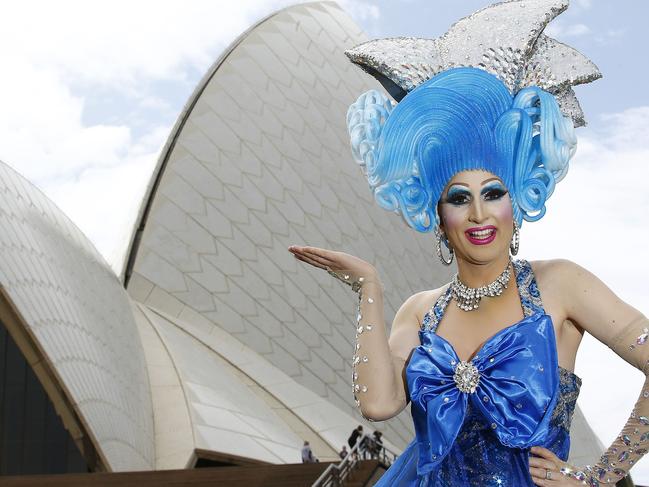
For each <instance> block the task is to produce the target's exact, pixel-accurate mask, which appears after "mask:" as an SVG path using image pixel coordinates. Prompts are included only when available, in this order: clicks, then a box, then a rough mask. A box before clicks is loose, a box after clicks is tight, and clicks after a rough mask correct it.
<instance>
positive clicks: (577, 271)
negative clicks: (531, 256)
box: [530, 259, 590, 285]
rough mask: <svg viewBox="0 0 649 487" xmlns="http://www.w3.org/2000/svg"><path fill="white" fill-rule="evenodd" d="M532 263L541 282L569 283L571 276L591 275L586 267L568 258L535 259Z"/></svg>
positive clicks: (535, 274)
mask: <svg viewBox="0 0 649 487" xmlns="http://www.w3.org/2000/svg"><path fill="white" fill-rule="evenodd" d="M530 264H531V266H532V270H533V271H534V276H535V277H536V280H537V281H538V282H539V284H540V283H541V282H552V283H553V284H561V283H563V284H564V285H566V284H568V285H569V284H570V279H571V278H578V277H583V276H584V275H590V273H589V272H588V271H587V270H586V269H584V268H583V267H581V266H580V265H579V264H576V263H574V262H573V261H571V260H568V259H549V260H535V261H530ZM566 280H567V281H566Z"/></svg>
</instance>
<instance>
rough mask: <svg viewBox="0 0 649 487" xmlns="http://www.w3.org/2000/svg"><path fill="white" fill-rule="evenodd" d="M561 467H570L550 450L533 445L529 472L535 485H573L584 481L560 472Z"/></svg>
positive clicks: (582, 483) (559, 486)
mask: <svg viewBox="0 0 649 487" xmlns="http://www.w3.org/2000/svg"><path fill="white" fill-rule="evenodd" d="M562 467H569V468H572V467H571V466H570V465H569V464H568V463H566V462H564V461H563V460H561V459H560V458H559V457H558V456H556V455H555V454H554V452H552V451H551V450H548V449H547V448H543V447H542V446H534V447H532V450H531V455H530V474H531V475H532V481H533V482H534V484H535V485H539V486H541V487H573V486H577V485H582V486H583V485H584V482H580V481H579V480H575V479H573V478H570V477H568V476H566V475H564V474H562V473H561V472H560V470H561V468H562Z"/></svg>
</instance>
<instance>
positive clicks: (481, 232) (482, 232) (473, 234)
mask: <svg viewBox="0 0 649 487" xmlns="http://www.w3.org/2000/svg"><path fill="white" fill-rule="evenodd" d="M494 231H495V230H494V229H492V228H491V229H488V230H478V231H477V232H469V235H471V237H473V238H487V237H490V236H491V235H492V234H493V233H494Z"/></svg>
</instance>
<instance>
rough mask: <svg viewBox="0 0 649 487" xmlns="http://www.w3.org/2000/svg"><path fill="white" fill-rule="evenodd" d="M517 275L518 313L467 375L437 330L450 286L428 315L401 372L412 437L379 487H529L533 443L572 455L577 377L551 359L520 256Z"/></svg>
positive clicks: (547, 322) (552, 345) (544, 323)
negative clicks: (521, 314)
mask: <svg viewBox="0 0 649 487" xmlns="http://www.w3.org/2000/svg"><path fill="white" fill-rule="evenodd" d="M514 271H515V274H516V285H517V286H518V292H519V295H520V298H521V304H522V307H523V312H524V318H523V319H522V320H521V321H519V322H517V323H515V324H513V325H511V326H509V327H507V328H505V329H503V330H501V331H499V332H498V333H496V334H495V335H494V336H492V337H491V338H489V339H488V340H487V341H486V342H485V343H484V345H483V346H482V348H481V349H480V350H479V351H478V353H477V354H476V355H475V356H474V358H473V359H471V360H470V361H469V364H471V365H473V367H471V366H470V365H469V366H468V367H467V366H465V367H464V373H458V374H457V375H456V373H455V372H456V368H457V366H458V363H459V362H460V360H459V358H458V356H457V354H456V353H455V350H454V349H453V347H452V346H451V344H450V343H449V342H447V341H446V340H445V339H444V338H442V337H440V336H438V335H436V334H435V331H436V329H437V326H438V324H439V323H440V321H441V319H442V316H443V314H444V311H445V310H446V307H447V306H448V304H449V302H450V301H451V294H450V291H447V292H446V293H445V294H443V295H442V296H441V297H440V298H439V299H438V300H437V302H436V303H435V305H434V306H433V307H432V308H431V309H430V310H429V311H428V313H426V315H425V317H424V320H423V323H422V329H421V330H420V332H419V337H420V340H421V345H420V346H419V347H417V348H416V349H415V350H414V352H413V354H412V356H411V359H410V362H409V363H408V366H407V368H406V379H407V384H408V390H409V394H410V400H411V409H412V417H413V421H414V424H415V433H416V437H415V439H414V440H413V441H412V443H410V445H408V446H407V447H406V449H405V451H404V452H403V454H402V455H400V456H399V458H398V459H397V460H396V461H395V462H394V464H393V465H392V466H391V467H390V468H389V469H388V470H387V472H386V473H385V474H384V475H383V477H381V479H380V480H379V482H378V483H377V484H375V485H376V486H380V487H384V486H400V487H401V486H407V487H461V486H480V487H491V486H494V487H495V486H500V487H502V486H506V487H528V486H529V487H534V483H533V482H532V479H531V477H530V473H529V455H530V453H529V449H530V447H532V446H544V447H546V448H548V449H550V450H552V451H553V452H554V453H555V454H556V455H557V456H558V457H559V458H561V459H563V460H567V459H568V453H569V450H570V423H571V420H572V415H573V412H574V408H575V403H576V401H577V396H578V394H579V388H580V386H581V379H580V378H579V377H577V376H576V375H575V374H574V373H572V372H570V371H568V370H566V369H564V368H562V367H559V365H558V363H557V350H556V341H555V336H554V328H553V326H552V319H551V318H550V316H548V315H547V314H545V311H544V309H543V304H542V302H541V296H540V294H539V291H538V288H537V285H536V280H535V279H534V274H533V272H532V268H531V266H530V265H529V263H528V262H526V261H524V260H518V261H515V262H514ZM460 367H462V366H460ZM460 370H461V369H458V372H459V371H460ZM476 380H477V386H475V381H476ZM471 381H473V382H471ZM467 384H469V385H471V384H472V385H474V386H475V387H474V391H473V392H470V391H469V390H468V389H467ZM463 391H464V392H463Z"/></svg>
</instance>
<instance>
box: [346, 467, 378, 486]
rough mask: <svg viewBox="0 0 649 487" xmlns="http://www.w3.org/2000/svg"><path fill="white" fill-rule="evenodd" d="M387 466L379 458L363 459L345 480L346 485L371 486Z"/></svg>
mask: <svg viewBox="0 0 649 487" xmlns="http://www.w3.org/2000/svg"><path fill="white" fill-rule="evenodd" d="M386 469H387V467H386V466H385V465H384V464H383V463H381V462H379V461H378V460H363V461H360V462H358V463H357V464H356V468H355V469H354V470H353V471H352V473H351V474H349V477H347V479H346V480H345V483H344V486H345V487H371V486H372V485H374V484H375V483H376V482H377V481H378V480H379V479H380V478H381V475H383V473H384V472H385V471H386Z"/></svg>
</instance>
